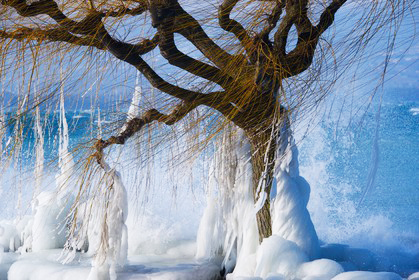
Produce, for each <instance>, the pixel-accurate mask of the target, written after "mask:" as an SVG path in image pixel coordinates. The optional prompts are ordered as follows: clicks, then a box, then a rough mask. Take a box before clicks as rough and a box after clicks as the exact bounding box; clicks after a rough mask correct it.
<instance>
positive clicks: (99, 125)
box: [97, 108, 103, 139]
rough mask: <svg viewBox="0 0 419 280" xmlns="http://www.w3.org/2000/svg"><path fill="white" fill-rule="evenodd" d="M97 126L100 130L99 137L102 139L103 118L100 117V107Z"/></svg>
mask: <svg viewBox="0 0 419 280" xmlns="http://www.w3.org/2000/svg"><path fill="white" fill-rule="evenodd" d="M97 128H98V132H97V139H102V135H103V133H102V120H101V117H100V108H97Z"/></svg>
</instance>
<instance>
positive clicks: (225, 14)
mask: <svg viewBox="0 0 419 280" xmlns="http://www.w3.org/2000/svg"><path fill="white" fill-rule="evenodd" d="M238 2H239V0H224V1H223V3H222V4H221V5H220V7H219V8H218V23H219V25H220V26H221V28H222V29H224V30H225V31H227V32H231V33H233V34H234V35H235V36H236V38H237V39H238V40H239V41H240V43H241V45H242V46H243V48H244V49H245V50H246V51H247V52H248V53H249V56H251V52H253V51H254V47H253V46H252V45H253V44H252V39H251V38H250V36H249V34H248V32H247V31H246V29H245V28H244V27H243V26H242V25H241V24H240V23H239V22H238V21H236V20H234V19H231V18H230V14H231V11H232V10H233V8H234V7H235V6H236V4H237V3H238Z"/></svg>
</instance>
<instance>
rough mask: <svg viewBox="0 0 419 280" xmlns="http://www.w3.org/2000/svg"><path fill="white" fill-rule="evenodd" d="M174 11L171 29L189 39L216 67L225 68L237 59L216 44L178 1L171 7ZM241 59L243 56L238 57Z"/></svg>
mask: <svg viewBox="0 0 419 280" xmlns="http://www.w3.org/2000/svg"><path fill="white" fill-rule="evenodd" d="M172 9H173V11H174V12H175V13H176V16H175V20H174V26H175V29H174V30H173V31H174V32H175V33H179V34H181V35H182V36H183V37H185V38H186V39H187V40H188V41H190V42H191V43H192V44H193V45H194V46H195V47H196V48H197V49H198V50H199V51H200V52H202V53H203V54H204V56H205V57H206V58H208V59H209V60H210V61H212V62H213V63H214V64H215V65H216V66H217V67H218V68H220V69H225V68H226V67H227V66H228V65H229V64H231V63H232V62H233V61H237V60H236V59H237V56H233V55H231V54H229V53H227V52H226V51H225V50H223V49H222V48H221V47H220V46H218V45H217V44H216V43H215V42H214V41H213V40H212V39H210V38H209V37H208V35H207V34H206V33H205V31H204V29H203V28H202V27H201V25H200V24H199V22H198V21H197V20H196V19H194V18H193V17H192V16H191V15H190V14H189V13H187V12H186V11H185V10H184V9H183V8H182V7H181V6H180V5H179V3H177V1H176V3H175V4H174V6H173V7H172ZM240 60H241V61H243V60H244V58H242V57H240Z"/></svg>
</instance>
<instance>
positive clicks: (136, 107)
mask: <svg viewBox="0 0 419 280" xmlns="http://www.w3.org/2000/svg"><path fill="white" fill-rule="evenodd" d="M140 75H141V73H140V72H137V77H136V79H135V87H134V93H133V95H132V100H131V104H130V106H129V109H128V113H127V121H129V120H132V119H133V118H136V117H138V115H139V114H140V101H141V95H142V91H141V81H140V79H141V77H140ZM125 129H127V124H124V125H123V126H122V128H121V131H120V133H122V132H124V131H125Z"/></svg>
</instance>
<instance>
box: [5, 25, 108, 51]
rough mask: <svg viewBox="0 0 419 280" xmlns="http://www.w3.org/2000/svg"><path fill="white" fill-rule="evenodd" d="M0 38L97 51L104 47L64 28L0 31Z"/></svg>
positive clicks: (94, 40)
mask: <svg viewBox="0 0 419 280" xmlns="http://www.w3.org/2000/svg"><path fill="white" fill-rule="evenodd" d="M0 38H4V39H13V40H18V41H22V40H36V41H39V42H44V41H49V42H67V43H70V44H73V45H77V46H85V47H95V48H97V49H104V48H105V46H104V45H103V44H102V43H101V42H99V41H98V40H96V39H95V38H89V37H78V36H75V35H73V34H71V33H69V32H67V30H65V29H64V28H60V27H58V28H54V29H47V30H43V29H38V28H33V29H32V28H25V27H24V28H19V29H16V30H14V31H12V32H5V31H1V30H0Z"/></svg>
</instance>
